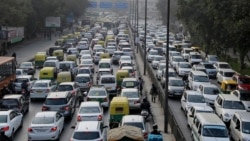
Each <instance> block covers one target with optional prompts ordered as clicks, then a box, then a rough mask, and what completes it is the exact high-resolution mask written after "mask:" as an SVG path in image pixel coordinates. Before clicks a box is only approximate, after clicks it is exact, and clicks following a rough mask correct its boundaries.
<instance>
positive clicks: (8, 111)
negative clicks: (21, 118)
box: [0, 110, 13, 115]
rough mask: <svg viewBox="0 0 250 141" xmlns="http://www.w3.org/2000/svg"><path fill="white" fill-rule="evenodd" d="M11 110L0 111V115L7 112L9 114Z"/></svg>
mask: <svg viewBox="0 0 250 141" xmlns="http://www.w3.org/2000/svg"><path fill="white" fill-rule="evenodd" d="M12 111H13V110H6V111H0V115H7V114H9V113H10V112H12Z"/></svg>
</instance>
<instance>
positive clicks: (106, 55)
mask: <svg viewBox="0 0 250 141" xmlns="http://www.w3.org/2000/svg"><path fill="white" fill-rule="evenodd" d="M108 58H110V54H109V53H101V54H100V60H101V59H108Z"/></svg>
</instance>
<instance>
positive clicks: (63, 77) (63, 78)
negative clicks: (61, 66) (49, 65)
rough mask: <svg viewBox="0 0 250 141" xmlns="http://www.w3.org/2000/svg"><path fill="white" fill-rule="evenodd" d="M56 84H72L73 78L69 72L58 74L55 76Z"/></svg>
mask: <svg viewBox="0 0 250 141" xmlns="http://www.w3.org/2000/svg"><path fill="white" fill-rule="evenodd" d="M56 81H57V84H60V83H62V82H72V81H73V76H72V74H71V72H69V71H63V72H59V73H58V74H57V80H56Z"/></svg>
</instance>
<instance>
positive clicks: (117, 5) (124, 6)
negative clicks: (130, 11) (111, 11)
mask: <svg viewBox="0 0 250 141" xmlns="http://www.w3.org/2000/svg"><path fill="white" fill-rule="evenodd" d="M115 8H119V9H127V8H128V3H126V2H116V3H115Z"/></svg>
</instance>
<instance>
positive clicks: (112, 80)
mask: <svg viewBox="0 0 250 141" xmlns="http://www.w3.org/2000/svg"><path fill="white" fill-rule="evenodd" d="M101 83H102V84H112V83H115V78H114V77H104V78H102V79H101Z"/></svg>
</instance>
